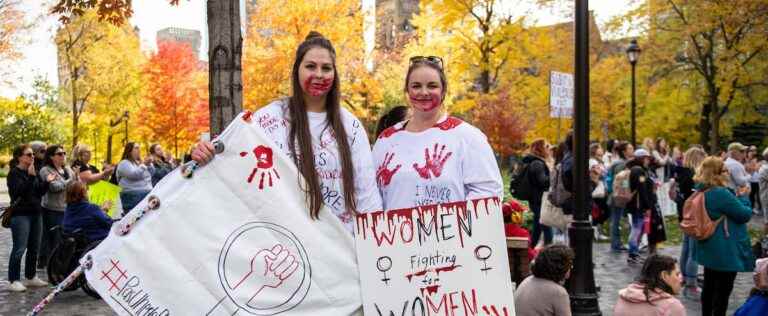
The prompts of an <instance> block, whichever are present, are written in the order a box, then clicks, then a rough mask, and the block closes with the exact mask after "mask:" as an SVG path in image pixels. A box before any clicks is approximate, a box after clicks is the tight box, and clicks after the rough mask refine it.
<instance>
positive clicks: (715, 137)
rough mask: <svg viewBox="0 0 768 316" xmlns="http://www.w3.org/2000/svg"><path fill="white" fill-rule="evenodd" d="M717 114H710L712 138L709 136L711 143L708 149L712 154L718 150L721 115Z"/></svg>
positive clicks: (716, 112)
mask: <svg viewBox="0 0 768 316" xmlns="http://www.w3.org/2000/svg"><path fill="white" fill-rule="evenodd" d="M718 112H719V110H718V111H715V113H712V136H710V142H711V143H710V145H709V147H710V148H712V151H713V152H716V151H717V150H718V149H720V119H721V118H722V115H720V113H718Z"/></svg>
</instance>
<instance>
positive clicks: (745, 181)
mask: <svg viewBox="0 0 768 316" xmlns="http://www.w3.org/2000/svg"><path fill="white" fill-rule="evenodd" d="M725 167H726V168H727V169H728V173H730V175H731V181H729V183H728V187H729V188H731V189H733V190H737V189H738V188H740V187H743V186H745V185H749V178H750V176H749V174H748V173H747V170H746V169H745V168H744V165H743V164H742V163H741V162H739V161H738V160H735V159H733V158H731V157H728V159H726V160H725Z"/></svg>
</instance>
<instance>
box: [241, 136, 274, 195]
mask: <svg viewBox="0 0 768 316" xmlns="http://www.w3.org/2000/svg"><path fill="white" fill-rule="evenodd" d="M247 155H248V153H247V152H241V153H240V157H245V156H247ZM273 155H274V153H273V152H272V148H269V147H267V146H263V145H259V146H257V147H256V148H254V149H253V156H254V157H255V158H256V167H254V168H253V170H251V175H250V176H248V183H251V182H253V178H254V177H255V176H256V173H257V172H258V171H259V169H261V170H262V171H261V172H259V173H260V175H261V176H260V179H259V190H263V189H264V179H265V177H266V178H268V181H269V183H268V184H269V186H270V187H271V186H272V175H273V174H274V175H275V178H277V179H280V175H279V174H278V173H277V170H276V169H274V168H273V165H274V162H273V160H272V156H273Z"/></svg>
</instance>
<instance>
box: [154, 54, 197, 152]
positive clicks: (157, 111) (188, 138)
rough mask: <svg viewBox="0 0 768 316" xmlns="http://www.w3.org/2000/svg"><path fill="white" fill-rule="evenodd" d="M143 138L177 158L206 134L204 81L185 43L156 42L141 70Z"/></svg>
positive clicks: (194, 58)
mask: <svg viewBox="0 0 768 316" xmlns="http://www.w3.org/2000/svg"><path fill="white" fill-rule="evenodd" d="M144 75H145V76H146V77H145V78H146V83H147V85H146V99H147V100H148V101H149V102H148V104H146V105H145V106H144V108H143V109H142V111H141V113H140V119H141V121H142V124H143V125H144V126H145V127H146V128H147V130H146V131H144V134H146V135H145V137H146V138H147V139H148V140H149V141H150V142H159V143H161V144H163V145H164V146H165V148H169V149H173V152H174V155H175V156H178V155H179V152H180V150H181V151H182V152H183V151H185V150H186V149H187V148H188V147H189V146H191V145H192V144H194V143H195V142H196V141H197V139H198V137H199V135H200V133H202V132H204V131H207V130H208V78H207V72H206V69H205V68H204V67H201V66H200V65H199V64H198V61H197V58H196V57H195V55H194V53H193V52H192V48H191V47H190V46H189V44H187V43H178V42H160V43H159V44H158V49H157V52H156V53H154V54H152V56H151V57H150V59H149V61H148V62H147V65H146V66H145V68H144Z"/></svg>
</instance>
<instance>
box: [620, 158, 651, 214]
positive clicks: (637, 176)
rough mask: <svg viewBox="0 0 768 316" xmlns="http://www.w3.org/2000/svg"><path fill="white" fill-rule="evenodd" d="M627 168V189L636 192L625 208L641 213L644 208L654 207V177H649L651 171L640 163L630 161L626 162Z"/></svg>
mask: <svg viewBox="0 0 768 316" xmlns="http://www.w3.org/2000/svg"><path fill="white" fill-rule="evenodd" d="M627 168H631V169H630V172H629V189H630V190H632V192H636V194H635V195H634V196H633V197H632V200H630V201H629V203H628V204H627V210H629V211H630V212H631V213H632V214H635V215H638V214H642V213H643V212H645V211H646V210H650V209H653V208H654V207H656V202H657V201H656V200H657V197H656V192H655V191H654V185H655V184H654V179H653V178H652V177H651V172H648V170H646V169H645V168H643V167H642V166H641V165H639V164H637V163H634V161H630V162H628V163H627Z"/></svg>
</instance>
